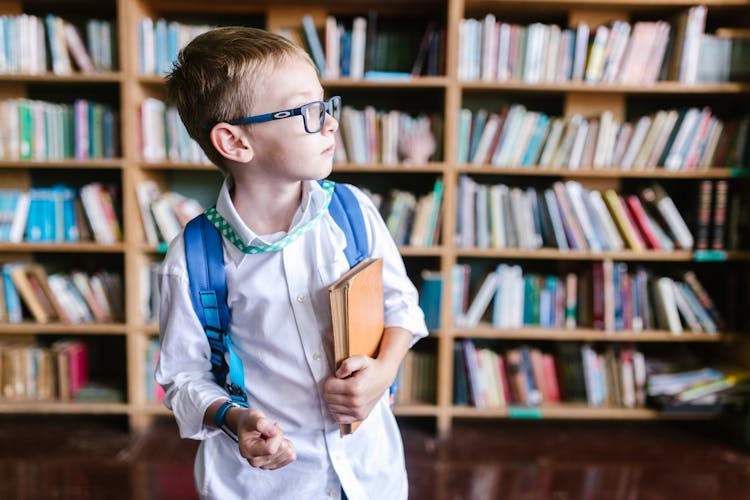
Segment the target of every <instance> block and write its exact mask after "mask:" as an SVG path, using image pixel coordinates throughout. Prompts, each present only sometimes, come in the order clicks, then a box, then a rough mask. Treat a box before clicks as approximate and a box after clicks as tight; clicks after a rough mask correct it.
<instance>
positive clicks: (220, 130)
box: [209, 123, 255, 163]
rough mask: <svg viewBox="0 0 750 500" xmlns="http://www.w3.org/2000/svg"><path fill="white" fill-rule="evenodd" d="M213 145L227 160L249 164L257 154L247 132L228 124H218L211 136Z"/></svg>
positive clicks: (212, 130)
mask: <svg viewBox="0 0 750 500" xmlns="http://www.w3.org/2000/svg"><path fill="white" fill-rule="evenodd" d="M209 137H210V138H211V144H213V146H214V148H216V151H218V152H219V154H220V155H221V156H223V157H224V158H226V159H227V160H230V161H234V162H237V163H247V162H249V161H250V160H252V158H253V156H254V155H255V152H254V151H253V147H252V145H251V144H250V139H249V138H248V136H247V133H246V132H245V130H243V129H242V128H241V127H238V126H236V125H229V124H228V123H217V124H216V125H214V127H213V128H212V129H211V132H210V134H209Z"/></svg>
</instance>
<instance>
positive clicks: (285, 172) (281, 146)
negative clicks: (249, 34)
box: [249, 57, 338, 181]
mask: <svg viewBox="0 0 750 500" xmlns="http://www.w3.org/2000/svg"><path fill="white" fill-rule="evenodd" d="M262 85H263V88H262V89H261V90H260V91H259V92H258V96H257V104H256V105H255V106H254V109H253V114H254V115H259V114H264V113H273V112H277V111H281V110H286V109H292V108H297V107H299V106H302V105H304V104H307V103H309V102H312V101H319V100H322V99H323V88H322V87H321V85H320V81H319V80H318V76H317V73H316V72H315V69H314V68H313V67H312V66H311V65H310V64H309V63H307V62H306V61H305V60H303V59H301V58H299V57H293V58H291V59H290V60H288V61H286V62H284V63H282V64H280V65H279V66H278V67H277V68H276V70H275V71H274V72H273V73H271V74H270V75H269V76H268V77H266V78H265V80H264V81H263V82H262ZM337 128H338V122H337V121H336V120H335V119H334V118H333V117H332V116H330V115H328V114H326V118H325V123H324V125H323V129H322V130H321V131H320V132H317V133H314V134H309V133H307V132H306V131H305V126H304V123H303V119H302V117H301V116H294V117H291V118H285V119H283V120H274V121H270V122H265V123H257V124H255V125H253V126H252V131H251V132H250V133H249V138H250V143H251V145H252V147H253V151H254V156H253V159H252V160H251V162H250V163H251V164H252V165H253V168H254V169H260V170H262V171H263V172H264V173H265V174H266V176H269V177H270V178H276V179H278V180H280V181H299V180H317V179H322V178H324V177H326V176H328V174H330V173H331V168H332V164H333V153H334V148H335V144H334V132H335V131H336V129H337Z"/></svg>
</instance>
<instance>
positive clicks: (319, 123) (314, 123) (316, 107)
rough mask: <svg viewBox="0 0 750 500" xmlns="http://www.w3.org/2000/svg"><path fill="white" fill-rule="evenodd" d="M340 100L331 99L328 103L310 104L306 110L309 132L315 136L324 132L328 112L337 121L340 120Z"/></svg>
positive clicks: (305, 116) (306, 124)
mask: <svg viewBox="0 0 750 500" xmlns="http://www.w3.org/2000/svg"><path fill="white" fill-rule="evenodd" d="M340 102H341V101H340V100H339V99H335V98H334V99H330V100H328V101H326V102H322V101H317V102H313V103H310V104H309V105H308V106H307V107H306V108H305V114H304V115H303V116H304V118H305V126H306V128H307V132H309V133H311V134H314V133H316V132H320V131H321V130H323V126H324V125H325V121H326V112H328V114H329V115H331V116H332V117H334V118H335V119H337V120H338V119H339V116H340V113H341V109H340V108H341V105H340Z"/></svg>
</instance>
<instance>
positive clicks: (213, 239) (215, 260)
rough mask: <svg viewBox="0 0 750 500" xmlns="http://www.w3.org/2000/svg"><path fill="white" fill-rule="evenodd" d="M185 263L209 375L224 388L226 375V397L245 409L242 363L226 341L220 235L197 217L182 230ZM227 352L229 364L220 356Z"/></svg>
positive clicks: (224, 287)
mask: <svg viewBox="0 0 750 500" xmlns="http://www.w3.org/2000/svg"><path fill="white" fill-rule="evenodd" d="M184 238H185V261H186V265H187V271H188V281H189V283H190V298H191V300H192V303H193V309H194V310H195V314H196V315H197V316H198V320H199V321H200V323H201V325H202V326H203V330H204V331H205V332H206V337H208V343H209V346H210V347H211V372H212V373H213V375H214V378H215V379H216V382H217V383H218V384H219V385H221V386H224V385H225V383H226V378H227V372H228V373H229V380H230V383H229V384H228V385H227V390H228V391H229V395H230V396H231V398H232V401H234V402H235V403H237V404H240V405H242V406H247V396H246V394H245V372H244V368H243V365H242V360H241V359H240V358H239V356H237V354H236V353H235V352H234V349H232V344H231V339H230V337H229V321H230V315H229V306H228V305H227V280H226V273H225V271H224V253H223V249H222V241H221V234H220V233H219V231H218V230H217V229H216V227H215V226H214V225H213V224H212V223H211V222H210V221H209V220H208V218H206V216H205V215H203V214H201V215H199V216H197V217H195V218H194V219H193V220H191V221H190V222H188V224H187V225H186V226H185V234H184ZM225 352H229V364H227V362H226V359H225V357H224V353H225Z"/></svg>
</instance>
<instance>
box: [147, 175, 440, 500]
mask: <svg viewBox="0 0 750 500" xmlns="http://www.w3.org/2000/svg"><path fill="white" fill-rule="evenodd" d="M231 184H232V183H231V180H227V181H226V182H225V183H224V185H223V186H222V188H221V191H220V193H219V197H218V200H217V203H216V209H217V211H218V212H219V214H221V216H222V217H224V219H225V220H226V221H227V222H228V223H229V224H230V226H231V227H232V228H233V229H234V231H235V233H236V234H237V235H238V236H239V237H240V238H241V239H242V240H243V241H245V242H246V243H248V244H255V245H258V244H268V243H272V242H273V241H275V240H278V239H279V238H280V237H283V236H284V233H277V234H275V235H268V236H265V237H261V236H258V235H256V234H254V233H253V232H252V231H251V230H250V229H249V228H248V227H247V226H246V225H245V224H244V223H243V222H242V220H241V219H240V218H239V215H238V214H237V212H236V210H235V208H234V206H233V205H232V201H231V199H230V196H229V190H230V189H231ZM352 190H353V191H354V193H355V195H356V197H357V199H358V200H359V201H360V204H361V206H362V212H363V215H364V218H365V224H366V226H367V232H368V238H369V245H370V255H371V256H373V257H383V293H384V303H385V325H386V326H398V327H402V328H405V329H407V330H409V331H410V332H412V334H413V336H414V339H413V342H416V341H417V340H418V339H419V338H421V337H423V336H425V335H427V329H426V327H425V324H424V316H423V314H422V311H421V310H420V309H419V307H418V305H417V292H416V289H415V288H414V285H413V284H412V283H411V281H410V280H409V279H408V277H407V275H406V272H405V269H404V265H403V261H402V259H401V256H400V255H399V253H398V249H397V248H396V246H395V244H394V242H393V239H392V238H391V236H390V234H389V233H388V230H387V229H386V227H385V224H384V223H383V221H382V218H381V217H380V214H379V213H378V212H377V209H376V208H375V207H374V205H373V204H372V203H371V202H370V200H369V199H368V198H367V196H365V195H364V194H363V193H362V192H361V191H359V190H358V189H356V188H352ZM324 200H325V194H324V192H323V190H322V189H321V187H320V186H319V184H318V183H317V182H306V183H304V190H303V198H302V203H301V205H300V208H299V209H298V211H297V213H296V215H295V217H294V219H293V222H292V229H291V231H294V229H295V228H297V227H300V226H301V225H302V224H304V223H305V222H306V221H309V220H310V219H312V218H313V217H314V216H315V215H316V214H317V213H319V212H320V211H321V210H324V209H325V208H324V206H323V205H324ZM223 246H224V266H225V269H226V274H227V289H228V304H229V308H230V311H231V316H232V318H231V338H232V343H233V346H234V349H235V350H236V352H237V354H238V355H239V356H240V357H241V358H242V361H243V363H244V368H245V385H246V387H247V391H248V401H249V404H250V406H251V407H252V408H257V409H259V410H261V411H262V412H263V413H264V414H265V415H266V416H267V417H268V418H269V419H270V420H272V421H276V422H278V423H279V424H280V425H281V428H282V430H283V431H284V434H285V437H286V438H288V439H289V440H290V441H291V442H292V443H293V445H294V448H295V450H296V453H297V460H296V461H294V462H292V463H291V464H290V465H287V466H285V467H283V468H281V469H278V470H275V471H264V470H261V469H256V468H253V467H251V466H250V465H249V464H248V463H247V461H246V460H245V459H243V458H242V456H241V455H240V454H239V450H238V447H237V444H236V443H234V442H233V441H232V440H230V439H229V438H228V437H227V436H225V435H224V434H223V432H222V431H220V430H217V429H214V428H212V427H208V426H205V425H204V423H203V417H204V414H205V412H206V409H207V408H208V406H209V405H210V404H211V403H212V402H214V401H216V400H217V399H224V398H227V393H226V392H225V390H224V389H223V388H221V387H219V386H218V385H217V384H216V383H215V382H214V379H213V375H212V373H211V363H210V350H209V346H208V342H207V339H206V335H205V333H204V332H203V329H202V327H201V325H200V323H199V321H198V319H197V317H196V315H195V313H194V311H193V306H192V305H191V299H190V292H189V288H188V277H187V271H186V267H185V249H184V240H183V238H182V234H180V236H179V237H177V238H175V239H174V241H173V242H172V244H171V245H170V248H169V251H168V252H167V256H166V258H165V261H164V265H163V267H162V276H161V286H162V289H161V311H160V318H159V329H160V335H161V355H160V359H159V364H158V367H157V369H156V380H157V382H158V383H159V384H161V385H162V386H163V387H164V388H165V391H166V395H165V399H164V402H165V404H166V405H167V407H168V408H170V409H171V410H172V411H173V412H174V415H175V418H176V420H177V423H178V426H179V429H180V435H181V436H182V437H183V438H191V439H199V440H202V443H201V445H200V447H199V449H198V455H197V457H196V462H195V479H196V487H197V489H198V493H199V494H200V495H201V497H203V498H217V499H232V498H243V499H256V498H257V499H271V498H273V499H277V498H279V499H286V498H294V499H319V498H331V497H333V498H339V496H340V492H341V489H342V488H343V490H344V491H345V492H346V495H347V496H348V498H349V499H351V500H360V499H378V500H379V499H384V498H387V499H389V500H390V499H403V498H406V497H407V491H408V485H407V479H406V469H405V466H404V456H403V445H402V443H401V437H400V434H399V430H398V427H397V424H396V421H395V419H394V417H393V414H392V413H391V410H390V407H389V404H388V395H387V394H384V395H383V398H381V400H380V402H379V403H378V404H377V405H376V406H375V407H374V408H373V410H372V412H371V413H370V415H369V416H368V417H367V418H366V419H365V421H364V422H363V423H362V425H361V426H360V427H359V429H358V430H357V431H356V432H354V433H353V434H351V435H348V436H346V437H343V438H342V437H341V436H340V435H339V426H338V424H337V423H336V422H335V421H334V420H333V418H332V417H331V414H330V413H329V412H328V409H327V407H326V404H325V401H324V399H323V383H324V381H325V380H326V379H327V378H328V377H330V376H331V375H332V373H333V369H334V367H333V359H334V356H333V340H332V333H331V315H330V308H329V307H330V305H329V299H328V286H329V285H331V284H332V283H333V282H334V281H336V280H337V279H338V278H339V277H340V276H341V275H342V274H344V272H346V271H347V270H348V269H349V264H348V262H347V260H346V257H345V256H344V253H343V248H344V247H345V246H346V239H345V237H344V234H343V232H342V231H341V230H340V229H339V227H338V226H337V224H336V222H335V221H334V220H333V218H332V217H331V216H330V215H329V214H328V213H327V212H326V213H325V214H324V215H323V217H322V218H321V219H320V221H318V223H316V224H315V225H314V226H313V228H312V229H311V230H309V231H308V232H307V233H305V234H304V236H302V237H300V238H299V239H297V240H296V241H295V242H293V243H291V244H290V245H289V246H287V247H285V248H284V249H283V250H280V251H276V252H269V253H262V254H254V255H249V254H244V253H243V252H242V251H240V250H239V249H238V248H237V247H235V246H234V245H233V244H232V243H230V242H229V241H228V240H226V239H225V240H224V245H223Z"/></svg>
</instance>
